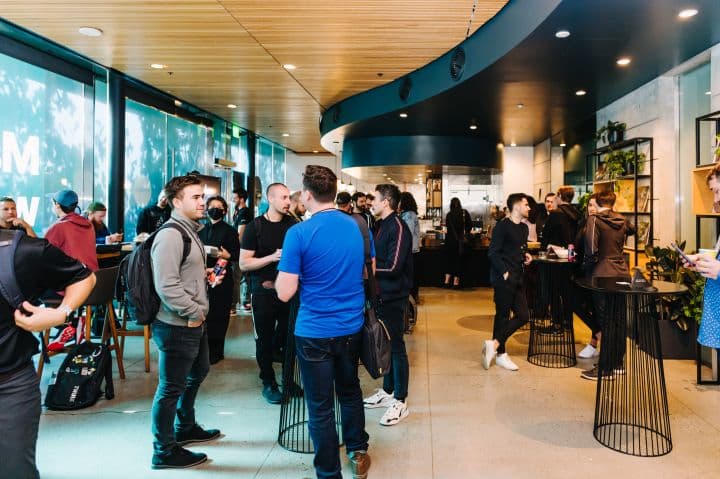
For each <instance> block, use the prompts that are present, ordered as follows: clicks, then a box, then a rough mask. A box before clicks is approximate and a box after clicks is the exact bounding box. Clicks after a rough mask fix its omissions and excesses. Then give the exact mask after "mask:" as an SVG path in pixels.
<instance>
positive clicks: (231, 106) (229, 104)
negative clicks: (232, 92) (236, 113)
mask: <svg viewBox="0 0 720 479" xmlns="http://www.w3.org/2000/svg"><path fill="white" fill-rule="evenodd" d="M227 107H228V108H237V105H235V104H234V103H228V106H227Z"/></svg>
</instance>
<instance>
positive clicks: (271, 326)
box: [252, 289, 290, 385]
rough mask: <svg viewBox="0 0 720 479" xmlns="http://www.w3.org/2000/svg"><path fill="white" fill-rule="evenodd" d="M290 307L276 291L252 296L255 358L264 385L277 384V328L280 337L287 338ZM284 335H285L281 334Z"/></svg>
mask: <svg viewBox="0 0 720 479" xmlns="http://www.w3.org/2000/svg"><path fill="white" fill-rule="evenodd" d="M289 316H290V306H289V304H288V303H284V302H282V301H280V300H279V299H278V297H277V293H276V292H275V290H274V289H273V290H267V292H265V291H263V292H260V293H253V295H252V317H253V325H254V327H255V357H256V358H257V363H258V366H260V379H261V380H262V382H263V385H268V384H276V381H275V370H274V369H273V343H274V342H275V341H274V340H275V335H276V332H275V331H276V327H277V331H278V336H279V337H281V338H287V329H288V317H289ZM281 333H284V334H281Z"/></svg>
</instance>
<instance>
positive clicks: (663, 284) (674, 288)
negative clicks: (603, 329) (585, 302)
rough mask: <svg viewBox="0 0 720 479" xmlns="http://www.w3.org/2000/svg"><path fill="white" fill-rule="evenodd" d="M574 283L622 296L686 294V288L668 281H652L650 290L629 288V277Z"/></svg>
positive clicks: (588, 279)
mask: <svg viewBox="0 0 720 479" xmlns="http://www.w3.org/2000/svg"><path fill="white" fill-rule="evenodd" d="M575 282H576V283H577V284H578V286H580V287H581V288H585V289H589V290H591V291H597V292H599V293H622V294H654V295H662V296H672V295H680V294H683V293H685V292H687V290H688V289H687V287H685V286H683V285H681V284H677V283H671V282H669V281H653V282H652V284H651V285H650V284H649V286H652V289H648V288H642V287H638V288H635V289H633V288H631V287H630V277H629V276H619V277H614V278H579V279H576V280H575Z"/></svg>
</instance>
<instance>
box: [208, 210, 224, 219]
mask: <svg viewBox="0 0 720 479" xmlns="http://www.w3.org/2000/svg"><path fill="white" fill-rule="evenodd" d="M207 212H208V216H209V217H210V219H211V220H216V221H217V220H219V219H222V217H223V216H225V210H223V209H222V208H210V209H209V210H208V211H207Z"/></svg>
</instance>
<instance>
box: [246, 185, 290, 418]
mask: <svg viewBox="0 0 720 479" xmlns="http://www.w3.org/2000/svg"><path fill="white" fill-rule="evenodd" d="M266 195H267V200H268V203H269V207H268V210H267V212H265V214H263V215H260V216H258V217H257V218H255V219H254V220H253V221H251V222H250V223H248V225H247V226H246V227H245V231H244V232H243V238H242V242H241V249H240V269H242V270H243V271H245V272H249V273H250V294H251V299H250V301H251V303H252V315H253V325H254V327H255V350H256V352H255V356H256V358H257V363H258V366H259V367H260V379H261V380H262V383H263V391H262V395H263V397H264V398H265V400H266V401H267V402H268V403H270V404H280V401H281V400H282V394H281V393H280V389H279V387H278V384H277V381H276V379H275V371H274V369H273V365H272V363H273V344H278V345H282V346H284V345H285V339H286V338H287V328H288V316H289V315H290V307H289V306H288V304H287V303H284V302H282V301H280V300H279V299H278V296H277V292H276V291H275V279H276V278H277V274H278V270H277V266H278V262H279V261H280V258H281V257H282V245H283V241H285V234H286V233H287V231H288V230H289V229H290V228H291V227H292V226H294V225H295V224H297V222H296V221H295V220H294V219H293V218H292V217H291V216H290V215H288V210H289V209H290V190H288V189H287V187H286V186H285V185H283V184H282V183H273V184H271V185H269V186H268V187H267V190H266ZM284 386H286V385H284Z"/></svg>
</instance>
